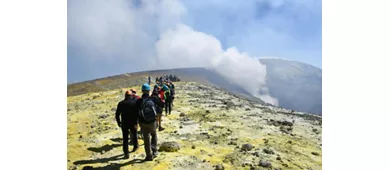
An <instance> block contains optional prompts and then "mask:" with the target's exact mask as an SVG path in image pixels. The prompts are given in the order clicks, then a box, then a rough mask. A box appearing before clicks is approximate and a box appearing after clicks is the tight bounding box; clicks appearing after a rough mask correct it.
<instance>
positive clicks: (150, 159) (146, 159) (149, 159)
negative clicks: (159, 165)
mask: <svg viewBox="0 0 390 170" xmlns="http://www.w3.org/2000/svg"><path fill="white" fill-rule="evenodd" d="M144 161H153V158H148V157H147V158H145V159H144Z"/></svg>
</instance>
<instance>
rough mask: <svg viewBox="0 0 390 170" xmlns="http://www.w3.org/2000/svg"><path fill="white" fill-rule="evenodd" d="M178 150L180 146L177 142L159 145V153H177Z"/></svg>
mask: <svg viewBox="0 0 390 170" xmlns="http://www.w3.org/2000/svg"><path fill="white" fill-rule="evenodd" d="M179 149H180V145H179V143H177V142H173V141H172V142H163V143H162V144H161V145H160V148H159V151H165V152H177V151H178V150H179Z"/></svg>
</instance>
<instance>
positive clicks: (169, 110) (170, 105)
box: [168, 102, 172, 114]
mask: <svg viewBox="0 0 390 170" xmlns="http://www.w3.org/2000/svg"><path fill="white" fill-rule="evenodd" d="M171 111H172V102H169V103H168V113H169V114H171Z"/></svg>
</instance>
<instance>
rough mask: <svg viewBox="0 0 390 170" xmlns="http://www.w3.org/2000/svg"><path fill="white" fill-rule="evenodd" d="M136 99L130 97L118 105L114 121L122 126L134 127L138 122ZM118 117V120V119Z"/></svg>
mask: <svg viewBox="0 0 390 170" xmlns="http://www.w3.org/2000/svg"><path fill="white" fill-rule="evenodd" d="M136 104H137V99H136V98H133V97H130V98H128V99H125V100H122V101H121V102H119V103H118V106H117V109H116V113H115V119H116V121H117V123H120V124H122V126H124V127H126V126H130V125H136V124H137V122H138V108H137V105H136ZM119 117H120V118H119Z"/></svg>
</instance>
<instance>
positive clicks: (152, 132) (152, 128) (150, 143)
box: [140, 122, 157, 158]
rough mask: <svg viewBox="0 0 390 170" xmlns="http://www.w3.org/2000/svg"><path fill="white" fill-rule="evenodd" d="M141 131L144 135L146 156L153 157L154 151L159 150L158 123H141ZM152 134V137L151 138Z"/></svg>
mask: <svg viewBox="0 0 390 170" xmlns="http://www.w3.org/2000/svg"><path fill="white" fill-rule="evenodd" d="M140 126H141V132H142V135H143V137H144V146H145V153H146V158H153V156H152V151H153V152H156V151H157V132H156V123H155V122H154V123H148V124H146V123H140ZM150 136H152V139H151V140H150Z"/></svg>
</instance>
